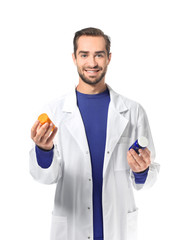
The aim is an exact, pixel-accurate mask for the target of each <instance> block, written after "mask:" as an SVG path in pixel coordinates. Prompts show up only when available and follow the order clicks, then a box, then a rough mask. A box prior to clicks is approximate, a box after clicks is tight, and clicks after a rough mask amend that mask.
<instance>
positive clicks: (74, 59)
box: [72, 53, 77, 66]
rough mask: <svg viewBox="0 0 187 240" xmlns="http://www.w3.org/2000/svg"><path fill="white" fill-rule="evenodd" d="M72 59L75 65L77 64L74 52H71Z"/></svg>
mask: <svg viewBox="0 0 187 240" xmlns="http://www.w3.org/2000/svg"><path fill="white" fill-rule="evenodd" d="M72 59H73V62H74V64H75V66H77V59H76V57H75V54H74V53H72Z"/></svg>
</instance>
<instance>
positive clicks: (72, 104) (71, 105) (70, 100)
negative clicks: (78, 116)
mask: <svg viewBox="0 0 187 240" xmlns="http://www.w3.org/2000/svg"><path fill="white" fill-rule="evenodd" d="M106 85H107V88H108V90H109V94H110V102H111V105H112V106H113V107H114V109H115V110H116V111H117V112H119V113H121V112H125V111H127V110H128V108H127V106H126V105H125V102H124V101H123V99H122V97H121V96H120V95H119V94H117V93H116V92H115V91H114V90H113V89H112V88H111V87H110V86H109V85H108V84H106ZM76 87H77V86H76V85H75V87H74V88H73V90H72V91H70V92H69V93H68V94H67V97H66V99H65V103H64V105H63V109H62V110H63V111H64V112H74V111H75V110H76V108H77V97H76Z"/></svg>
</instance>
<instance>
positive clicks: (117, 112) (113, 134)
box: [103, 84, 128, 176]
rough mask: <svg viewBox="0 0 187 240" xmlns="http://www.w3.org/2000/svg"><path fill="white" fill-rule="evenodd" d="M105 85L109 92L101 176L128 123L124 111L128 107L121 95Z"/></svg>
mask: <svg viewBox="0 0 187 240" xmlns="http://www.w3.org/2000/svg"><path fill="white" fill-rule="evenodd" d="M107 86H108V89H109V92H110V104H109V110H108V121H107V138H106V147H105V159H104V167H103V176H104V174H105V172H106V169H107V167H108V163H109V160H110V157H111V155H112V153H113V151H114V149H115V146H116V144H117V142H118V141H119V139H120V137H121V135H122V133H123V132H124V130H125V128H126V126H127V124H128V119H127V117H125V115H126V114H125V112H127V111H128V108H127V107H126V105H125V103H124V101H123V99H122V97H121V96H120V95H119V94H117V93H116V92H114V91H113V90H112V88H111V87H110V86H109V85H108V84H107Z"/></svg>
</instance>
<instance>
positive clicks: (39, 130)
mask: <svg viewBox="0 0 187 240" xmlns="http://www.w3.org/2000/svg"><path fill="white" fill-rule="evenodd" d="M53 126H54V124H53V123H51V124H49V123H45V124H43V125H42V124H41V123H40V122H39V120H37V121H36V122H35V123H34V125H33V126H32V128H31V138H32V140H33V141H34V142H35V144H36V145H37V146H38V147H40V148H42V149H44V150H51V149H52V148H53V139H54V137H55V135H56V133H57V127H55V128H54V130H53V131H52V129H53Z"/></svg>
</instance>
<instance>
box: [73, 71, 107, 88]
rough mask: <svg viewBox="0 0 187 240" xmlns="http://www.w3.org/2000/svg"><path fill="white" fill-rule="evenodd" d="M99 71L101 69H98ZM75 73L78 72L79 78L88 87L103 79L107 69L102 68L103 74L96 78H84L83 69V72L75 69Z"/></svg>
mask: <svg viewBox="0 0 187 240" xmlns="http://www.w3.org/2000/svg"><path fill="white" fill-rule="evenodd" d="M92 69H93V68H92ZM100 70H102V68H100ZM77 71H78V74H79V77H80V78H81V79H82V81H83V82H85V83H87V84H89V85H96V84H97V83H99V82H100V81H101V80H102V79H103V78H104V77H105V74H106V71H107V67H106V68H104V70H103V72H102V73H101V75H100V76H98V77H95V76H90V77H89V78H88V77H86V76H85V75H84V69H83V71H81V70H80V68H77ZM91 79H93V80H91Z"/></svg>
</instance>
